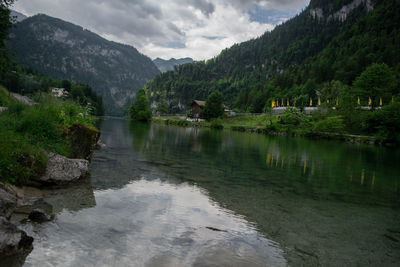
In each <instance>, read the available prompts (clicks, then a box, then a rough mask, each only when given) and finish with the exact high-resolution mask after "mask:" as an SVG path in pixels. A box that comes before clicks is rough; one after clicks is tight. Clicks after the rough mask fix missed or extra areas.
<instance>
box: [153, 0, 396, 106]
mask: <svg viewBox="0 0 400 267" xmlns="http://www.w3.org/2000/svg"><path fill="white" fill-rule="evenodd" d="M399 29H400V2H399V1H396V0H389V1H369V0H365V1H353V0H337V1H325V0H318V1H316V0H313V1H311V2H310V5H309V6H308V7H307V8H306V9H305V10H304V11H303V12H301V13H300V14H299V15H297V16H296V17H294V18H292V19H291V20H289V21H287V22H286V23H283V24H281V25H279V26H277V27H276V28H275V29H274V30H273V31H271V32H266V33H265V34H264V35H262V36H261V37H259V38H256V39H253V40H249V41H247V42H244V43H241V44H236V45H234V46H232V47H231V48H229V49H225V50H223V51H222V52H221V53H220V55H218V56H217V57H215V58H213V59H210V60H207V61H201V62H196V63H193V64H185V65H182V66H179V67H177V69H176V70H175V71H170V72H166V73H163V74H160V75H159V76H157V77H156V78H155V79H153V80H152V81H150V82H149V83H148V84H147V85H146V86H145V89H146V91H147V92H148V95H149V97H150V102H151V103H152V105H153V107H154V106H156V105H157V103H165V102H167V103H168V104H169V112H170V113H182V112H183V111H184V110H185V109H187V108H188V107H189V106H190V103H191V101H192V100H193V99H198V100H205V99H206V98H207V96H208V95H209V94H210V93H211V92H214V91H220V92H222V94H223V96H224V102H225V103H226V104H227V105H228V106H229V107H231V108H233V109H236V110H238V111H243V112H252V113H259V112H263V111H266V110H268V109H269V108H270V107H271V103H272V102H273V101H274V100H276V99H279V103H281V101H282V100H283V99H284V103H285V105H286V104H287V102H289V103H290V104H291V105H293V104H294V103H296V105H297V106H300V105H303V106H305V105H309V102H310V99H311V100H313V102H314V103H318V101H319V99H320V101H322V102H324V103H326V102H329V103H331V104H332V105H333V104H334V103H336V102H338V100H339V101H340V102H341V101H342V99H348V98H349V97H352V98H353V100H352V101H354V102H355V101H357V98H358V97H360V98H361V99H360V102H361V104H368V102H369V98H372V99H371V101H372V102H373V104H374V105H378V104H379V103H378V102H379V101H380V98H382V102H383V104H385V103H386V104H387V103H389V102H391V101H393V100H394V99H396V98H398V97H399V85H398V81H399V71H400V63H399V62H400V53H399V47H400V32H399ZM374 63H385V66H388V67H389V71H390V72H391V73H394V74H395V75H396V84H395V85H392V86H390V87H389V88H384V89H385V90H384V92H382V94H380V95H379V96H372V95H368V94H367V93H366V92H361V93H359V90H357V88H355V86H353V83H354V82H355V80H356V78H358V77H360V75H361V74H362V73H363V72H364V71H365V70H366V69H367V67H369V66H371V65H373V64H374ZM349 94H350V95H351V96H349ZM393 96H395V97H394V98H393Z"/></svg>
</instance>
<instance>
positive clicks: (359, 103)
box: [357, 97, 361, 105]
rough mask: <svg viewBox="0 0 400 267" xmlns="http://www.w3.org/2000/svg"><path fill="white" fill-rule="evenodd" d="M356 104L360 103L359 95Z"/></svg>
mask: <svg viewBox="0 0 400 267" xmlns="http://www.w3.org/2000/svg"><path fill="white" fill-rule="evenodd" d="M357 104H358V105H361V101H360V97H358V100H357Z"/></svg>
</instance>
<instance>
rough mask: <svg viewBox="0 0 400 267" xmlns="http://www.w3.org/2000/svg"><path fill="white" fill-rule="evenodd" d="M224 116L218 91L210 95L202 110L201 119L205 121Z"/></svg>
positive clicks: (221, 98)
mask: <svg viewBox="0 0 400 267" xmlns="http://www.w3.org/2000/svg"><path fill="white" fill-rule="evenodd" d="M223 115H224V104H223V96H222V94H221V93H220V92H219V91H216V92H213V93H211V94H210V95H209V96H208V98H207V101H206V105H205V106H204V109H203V110H202V117H204V118H205V119H207V120H211V119H213V118H219V117H222V116H223Z"/></svg>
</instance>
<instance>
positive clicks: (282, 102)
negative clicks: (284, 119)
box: [282, 98, 285, 107]
mask: <svg viewBox="0 0 400 267" xmlns="http://www.w3.org/2000/svg"><path fill="white" fill-rule="evenodd" d="M284 106H285V105H284V104H283V98H282V107H284Z"/></svg>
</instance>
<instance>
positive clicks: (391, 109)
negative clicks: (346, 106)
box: [368, 103, 400, 144]
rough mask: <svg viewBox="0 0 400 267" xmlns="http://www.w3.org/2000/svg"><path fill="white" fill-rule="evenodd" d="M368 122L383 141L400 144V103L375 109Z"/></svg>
mask: <svg viewBox="0 0 400 267" xmlns="http://www.w3.org/2000/svg"><path fill="white" fill-rule="evenodd" d="M368 124H369V127H370V128H371V129H373V131H374V132H375V133H377V135H378V138H379V140H381V141H382V142H384V143H395V144H400V103H395V104H391V105H388V106H384V107H383V108H382V109H379V110H376V111H374V112H373V113H372V115H371V116H370V118H369V119H368Z"/></svg>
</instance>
